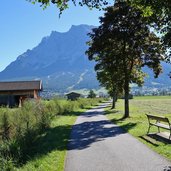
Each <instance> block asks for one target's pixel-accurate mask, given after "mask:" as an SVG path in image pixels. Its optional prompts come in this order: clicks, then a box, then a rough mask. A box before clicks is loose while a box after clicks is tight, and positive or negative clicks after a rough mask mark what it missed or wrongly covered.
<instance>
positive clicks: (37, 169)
mask: <svg viewBox="0 0 171 171" xmlns="http://www.w3.org/2000/svg"><path fill="white" fill-rule="evenodd" d="M92 107H93V106H89V107H86V109H79V110H77V111H75V112H71V113H70V114H68V115H67V114H65V115H59V116H57V117H56V118H55V119H54V120H53V121H52V124H51V127H50V128H49V129H47V130H46V132H45V133H44V134H42V135H41V136H39V137H38V138H37V140H36V142H35V144H36V145H35V147H34V149H33V150H34V154H35V152H36V153H37V155H35V156H33V157H32V156H30V157H31V160H30V161H28V162H27V163H26V164H25V165H23V167H21V168H18V169H16V170H17V171H63V170H64V163H65V157H66V152H67V144H68V140H69V137H70V133H71V129H72V126H73V124H74V123H75V121H76V119H77V117H78V116H79V115H80V114H81V113H83V112H85V111H86V110H88V109H89V108H92Z"/></svg>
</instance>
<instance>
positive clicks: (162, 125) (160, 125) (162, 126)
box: [150, 123, 171, 130]
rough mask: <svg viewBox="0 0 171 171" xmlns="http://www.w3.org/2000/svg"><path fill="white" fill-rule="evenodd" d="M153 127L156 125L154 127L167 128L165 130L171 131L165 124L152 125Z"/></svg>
mask: <svg viewBox="0 0 171 171" xmlns="http://www.w3.org/2000/svg"><path fill="white" fill-rule="evenodd" d="M150 124H151V125H154V126H157V127H160V128H165V129H168V130H170V129H171V128H170V127H169V125H165V124H162V123H150Z"/></svg>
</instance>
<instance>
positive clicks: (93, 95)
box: [88, 90, 96, 98]
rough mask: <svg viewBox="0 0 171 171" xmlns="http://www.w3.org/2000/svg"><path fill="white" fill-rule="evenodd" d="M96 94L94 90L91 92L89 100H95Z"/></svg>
mask: <svg viewBox="0 0 171 171" xmlns="http://www.w3.org/2000/svg"><path fill="white" fill-rule="evenodd" d="M95 97H96V94H95V92H94V91H93V90H90V92H89V94H88V98H95Z"/></svg>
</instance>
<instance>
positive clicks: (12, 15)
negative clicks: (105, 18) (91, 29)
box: [0, 0, 103, 71]
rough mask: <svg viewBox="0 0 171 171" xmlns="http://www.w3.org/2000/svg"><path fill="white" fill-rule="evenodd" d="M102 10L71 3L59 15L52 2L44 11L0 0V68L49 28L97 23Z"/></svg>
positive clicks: (23, 2)
mask: <svg viewBox="0 0 171 171" xmlns="http://www.w3.org/2000/svg"><path fill="white" fill-rule="evenodd" d="M101 15H103V12H102V11H98V10H95V9H94V10H92V11H91V10H89V9H88V8H86V7H75V6H73V5H71V7H70V8H69V9H67V10H66V11H64V12H63V14H62V16H61V18H59V11H58V10H57V8H56V7H55V6H54V5H51V6H50V7H48V8H47V9H46V10H43V9H42V8H41V7H40V4H37V5H33V4H31V3H29V2H28V1H26V0H8V1H7V0H3V1H2V2H1V5H0V59H1V62H0V71H2V70H3V69H4V68H5V67H6V66H7V65H8V64H9V63H11V62H12V61H14V60H15V59H16V58H17V57H18V56H19V55H20V54H22V53H23V52H25V51H26V50H27V49H32V48H33V47H35V46H36V45H38V43H39V42H40V41H41V39H42V38H43V37H44V36H48V35H50V33H51V31H52V30H55V31H59V32H65V31H68V30H69V28H70V27H71V25H79V24H89V25H95V26H97V25H99V19H98V18H99V17H100V16H101Z"/></svg>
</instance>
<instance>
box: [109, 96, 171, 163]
mask: <svg viewBox="0 0 171 171" xmlns="http://www.w3.org/2000/svg"><path fill="white" fill-rule="evenodd" d="M123 113H124V101H123V100H118V102H117V103H116V109H113V110H111V109H110V108H107V110H106V115H107V117H108V118H109V119H110V120H111V121H112V122H114V123H116V124H118V125H120V126H121V127H122V128H123V129H124V130H125V131H126V132H128V133H130V134H132V135H133V136H134V137H136V138H138V139H139V140H140V141H141V142H143V143H145V144H146V145H147V146H149V147H150V148H152V149H153V150H154V151H156V152H157V153H159V154H161V155H163V156H164V157H166V158H168V159H169V160H171V145H170V144H168V143H167V142H165V141H161V140H160V139H153V138H149V137H148V138H147V139H146V138H145V139H144V138H143V137H146V134H147V130H148V120H147V117H146V115H145V114H153V115H160V116H166V117H168V118H169V120H170V121H171V96H140V97H134V99H132V100H130V118H127V119H124V120H123V119H122V116H123ZM162 131H167V130H162ZM150 132H151V133H153V132H154V133H155V132H157V128H156V127H151V128H150Z"/></svg>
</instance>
